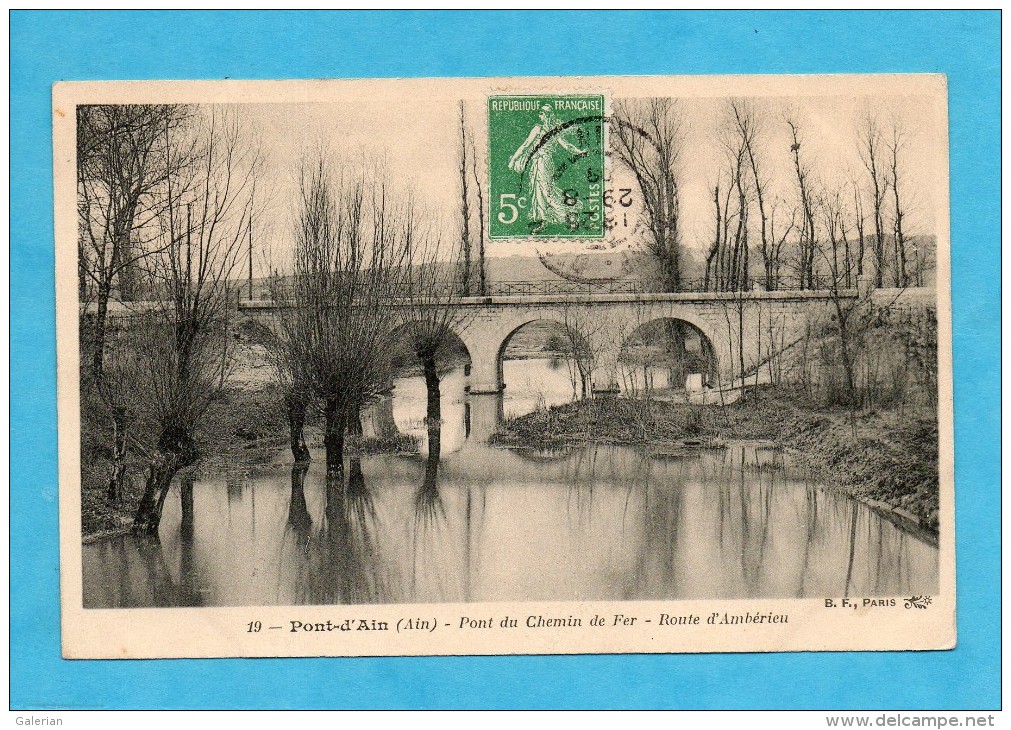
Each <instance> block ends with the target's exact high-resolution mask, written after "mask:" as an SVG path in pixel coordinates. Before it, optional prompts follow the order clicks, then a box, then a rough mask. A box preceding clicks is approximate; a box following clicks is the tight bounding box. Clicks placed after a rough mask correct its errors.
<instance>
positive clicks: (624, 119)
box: [611, 98, 687, 292]
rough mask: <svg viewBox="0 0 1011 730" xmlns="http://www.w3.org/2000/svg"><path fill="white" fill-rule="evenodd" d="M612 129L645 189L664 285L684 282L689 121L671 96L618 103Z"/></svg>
mask: <svg viewBox="0 0 1011 730" xmlns="http://www.w3.org/2000/svg"><path fill="white" fill-rule="evenodd" d="M611 131H612V134H613V140H614V142H613V144H614V151H615V154H616V155H617V156H618V159H619V160H621V162H622V163H623V164H624V165H625V166H626V167H627V168H628V169H629V170H630V171H631V172H632V174H633V175H634V176H635V179H636V182H637V183H638V185H639V189H640V191H641V192H642V198H643V205H644V207H645V213H646V224H647V227H648V228H649V234H650V235H649V238H648V239H647V241H646V250H647V252H648V253H649V254H650V255H651V256H652V257H653V258H654V260H655V261H656V263H657V266H658V269H659V272H660V277H659V278H660V286H661V287H662V289H663V291H668V292H676V291H680V290H681V285H682V277H683V272H682V264H681V259H682V240H681V239H682V230H681V157H682V154H683V151H684V145H685V136H686V133H687V127H686V123H685V121H684V118H683V116H682V114H681V111H680V110H679V109H678V107H677V104H676V102H675V101H674V100H673V99H667V98H651V99H642V100H627V101H619V102H616V103H615V112H614V116H613V118H612V124H611Z"/></svg>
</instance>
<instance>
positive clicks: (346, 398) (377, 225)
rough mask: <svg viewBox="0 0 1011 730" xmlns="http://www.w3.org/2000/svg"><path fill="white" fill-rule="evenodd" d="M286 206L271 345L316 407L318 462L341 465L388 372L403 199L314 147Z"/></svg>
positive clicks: (405, 232)
mask: <svg viewBox="0 0 1011 730" xmlns="http://www.w3.org/2000/svg"><path fill="white" fill-rule="evenodd" d="M296 211H297V212H296V229H295V251H294V264H293V271H292V276H291V278H290V281H289V283H288V284H287V286H286V290H285V291H284V292H283V295H282V296H283V299H284V300H285V304H286V305H288V306H286V307H284V308H283V313H282V314H281V315H280V318H281V321H280V325H281V326H280V328H279V330H280V340H281V343H280V344H279V347H281V348H283V349H284V351H285V353H286V355H285V357H286V359H287V362H288V365H287V367H289V368H290V372H291V382H292V383H295V382H298V383H300V384H301V385H300V386H299V387H301V388H304V389H305V391H304V393H303V395H304V396H305V399H304V402H305V403H308V401H309V400H312V401H315V402H317V403H318V404H319V405H320V407H321V408H322V411H323V419H324V424H323V444H324V447H325V449H326V463H327V469H328V470H329V471H334V470H341V469H343V459H344V445H345V439H346V436H347V434H348V433H349V432H358V431H359V430H360V429H359V428H358V426H359V425H360V422H361V421H360V416H361V410H362V408H363V407H364V406H366V405H367V404H368V403H369V402H371V401H373V400H375V399H376V398H378V397H379V396H380V395H381V394H382V393H383V392H384V391H385V390H386V389H387V388H388V384H389V381H390V377H391V373H390V367H391V360H392V348H393V344H392V334H393V330H394V329H395V327H396V325H397V324H398V316H399V315H398V312H397V308H396V307H392V306H390V304H391V300H392V299H394V298H395V297H396V296H397V295H398V292H402V291H403V290H404V288H405V281H404V280H405V277H406V276H407V271H408V267H407V263H408V252H409V243H410V241H411V235H412V234H411V231H410V221H411V216H410V214H409V211H410V204H409V203H408V202H405V201H404V200H403V199H398V198H397V196H395V195H394V194H393V193H392V191H391V190H390V187H389V184H388V183H387V182H386V180H384V179H383V178H382V177H381V176H378V175H375V174H368V173H364V172H360V171H352V170H351V169H349V168H344V169H340V170H338V169H336V168H335V167H334V166H333V165H331V164H330V163H328V162H327V161H326V159H325V158H324V156H323V155H322V154H321V153H320V154H317V155H316V156H315V158H314V159H311V160H308V161H307V162H305V163H304V164H303V167H302V173H301V177H300V181H299V192H298V202H297V208H296ZM275 296H276V293H275ZM292 402H293V403H294V405H295V407H298V408H302V409H303V410H302V419H301V420H302V421H303V422H304V406H303V405H301V404H300V403H299V402H298V401H297V399H295V400H293V401H292ZM295 420H298V419H295ZM295 440H296V439H295V434H293V443H294V442H295ZM296 458H298V455H297V454H296Z"/></svg>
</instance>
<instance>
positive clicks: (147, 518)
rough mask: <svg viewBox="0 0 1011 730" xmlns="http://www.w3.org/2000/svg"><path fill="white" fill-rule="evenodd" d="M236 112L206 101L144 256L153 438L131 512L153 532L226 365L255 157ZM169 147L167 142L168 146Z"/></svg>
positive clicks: (145, 357)
mask: <svg viewBox="0 0 1011 730" xmlns="http://www.w3.org/2000/svg"><path fill="white" fill-rule="evenodd" d="M243 132H244V130H242V128H241V127H240V126H239V124H238V122H237V120H236V119H235V117H234V115H233V114H230V113H228V112H225V111H221V110H220V109H218V108H211V109H210V110H209V111H208V113H207V114H206V115H205V117H204V118H203V119H202V120H201V124H200V125H199V126H198V128H197V147H196V149H197V150H198V155H197V157H196V159H195V161H194V162H193V164H191V165H187V166H185V167H182V168H178V167H174V166H173V164H172V161H171V160H170V161H169V167H170V169H175V170H176V171H177V172H175V173H174V174H173V175H170V176H169V177H168V179H167V180H166V185H165V199H164V206H163V207H162V209H161V212H160V215H159V216H158V221H157V223H158V231H159V246H158V250H159V252H160V253H159V254H158V255H157V256H153V257H151V258H150V259H149V262H150V264H151V266H150V269H151V277H152V282H151V287H152V290H153V291H154V292H156V297H157V299H156V301H157V304H156V306H155V307H154V308H153V309H151V310H150V312H149V313H148V314H146V315H145V316H144V317H143V320H144V321H143V322H142V324H141V326H140V328H139V330H138V332H139V336H140V337H141V338H143V340H144V341H143V343H142V345H141V347H140V352H139V355H140V357H141V359H142V361H143V368H144V376H145V380H146V386H147V387H146V390H145V398H146V400H145V405H146V410H147V414H146V416H147V419H148V421H149V424H150V427H151V430H152V435H153V444H152V446H151V448H150V454H149V457H150V463H149V467H148V474H147V482H146V484H145V488H144V494H143V496H142V498H141V502H140V505H139V506H138V508H137V513H136V516H135V518H134V529H135V530H136V531H138V532H144V533H155V532H156V531H157V529H158V525H159V522H160V520H161V513H162V507H163V505H164V503H165V498H166V496H167V495H168V490H169V485H170V483H171V481H172V478H173V476H174V475H175V474H176V472H178V471H179V470H180V469H182V468H184V467H187V466H190V465H192V464H193V463H194V462H195V461H196V460H197V458H198V457H199V450H198V445H197V441H196V433H197V430H198V428H199V426H200V424H201V421H202V419H203V417H204V415H205V413H206V412H207V409H208V407H209V406H210V404H211V402H212V401H213V400H214V399H215V398H217V396H218V394H219V393H220V392H221V390H222V388H223V387H224V383H225V377H226V375H227V373H228V369H229V366H230V354H229V336H228V318H229V311H230V307H229V305H230V301H231V286H230V279H231V278H232V277H233V274H234V273H236V272H237V270H238V267H239V265H240V262H241V259H242V250H243V249H242V244H243V240H244V238H245V234H246V232H247V230H248V225H249V219H250V217H251V216H252V214H253V210H252V189H253V184H254V179H255V176H256V174H257V170H258V164H259V158H258V150H257V147H256V145H255V143H254V142H253V141H252V140H250V139H248V138H247V137H246V136H245V134H244V133H243ZM169 149H170V150H171V149H172V146H171V145H170V146H169Z"/></svg>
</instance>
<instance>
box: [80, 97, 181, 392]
mask: <svg viewBox="0 0 1011 730" xmlns="http://www.w3.org/2000/svg"><path fill="white" fill-rule="evenodd" d="M191 113H192V110H190V109H189V108H187V107H182V106H175V105H100V106H80V107H78V108H77V195H78V234H79V240H78V254H79V261H78V275H79V280H80V281H79V283H80V287H81V292H80V298H81V301H82V303H85V304H90V303H92V302H93V303H94V313H93V314H92V315H91V316H90V317H89V318H90V319H91V320H92V321H91V324H92V326H91V332H90V338H91V341H92V342H91V353H90V356H91V370H92V375H93V376H94V377H95V378H101V376H102V366H103V360H104V354H105V344H106V323H107V315H108V307H109V300H110V298H111V296H112V291H113V287H114V286H116V285H117V284H118V286H119V290H120V297H121V299H123V300H124V301H128V300H131V299H133V298H134V297H135V296H136V294H137V285H138V277H139V264H140V263H141V262H142V261H143V259H145V258H146V257H147V256H150V255H152V254H153V253H156V252H157V251H158V249H157V247H152V240H151V238H152V236H153V235H156V233H157V226H154V225H152V224H153V222H154V220H155V219H156V218H157V217H158V216H159V215H160V214H161V213H162V211H163V207H164V204H165V200H166V198H165V195H164V188H165V185H166V183H167V181H168V179H169V177H170V176H171V175H172V174H174V172H175V171H174V170H173V169H172V168H171V167H170V165H175V166H178V165H186V164H188V163H189V162H190V161H191V160H190V157H189V155H188V154H186V153H185V151H183V150H169V149H168V148H167V145H168V144H170V140H171V139H173V135H174V134H175V133H176V132H177V131H178V130H179V129H180V128H181V127H182V126H183V125H184V124H186V122H187V119H188V118H189V116H190V115H191Z"/></svg>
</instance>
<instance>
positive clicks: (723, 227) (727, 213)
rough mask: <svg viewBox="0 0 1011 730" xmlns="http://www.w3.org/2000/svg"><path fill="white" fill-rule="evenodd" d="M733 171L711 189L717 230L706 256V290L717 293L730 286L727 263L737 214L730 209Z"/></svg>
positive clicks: (718, 180)
mask: <svg viewBox="0 0 1011 730" xmlns="http://www.w3.org/2000/svg"><path fill="white" fill-rule="evenodd" d="M721 185H723V191H724V192H723V195H722V197H721V195H720V186H721ZM734 187H735V184H734V174H733V170H731V171H730V174H729V175H728V179H727V182H726V183H725V184H724V183H723V181H722V178H718V179H717V181H716V183H715V184H714V185H713V186H712V187H711V188H710V189H711V190H712V199H713V207H714V208H715V228H714V233H713V242H712V244H711V245H710V248H709V252H708V253H707V254H706V278H705V282H704V288H705V289H706V290H707V291H709V289H710V287H711V288H712V289H713V290H715V291H724V290H726V289H727V287H728V286H729V283H728V282H729V278H730V277H729V272H728V270H727V268H728V267H727V261H728V260H729V257H728V253H727V252H728V251H729V240H730V229H731V227H732V225H733V221H734V219H735V217H736V214H735V213H733V212H732V211H731V209H730V198H731V195H732V194H733V192H734Z"/></svg>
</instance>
